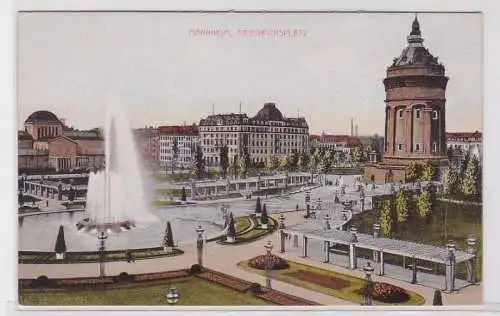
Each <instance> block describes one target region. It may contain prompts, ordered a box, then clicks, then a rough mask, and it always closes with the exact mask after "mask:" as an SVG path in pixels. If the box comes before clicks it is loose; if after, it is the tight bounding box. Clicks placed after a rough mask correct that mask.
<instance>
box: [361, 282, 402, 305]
mask: <svg viewBox="0 0 500 316" xmlns="http://www.w3.org/2000/svg"><path fill="white" fill-rule="evenodd" d="M371 286H372V297H373V299H374V300H376V301H379V302H384V303H403V302H406V301H408V300H409V299H410V296H409V295H408V293H407V292H406V290H405V289H403V288H400V287H398V286H395V285H392V284H389V283H383V282H373V283H372V285H371ZM365 287H366V285H365ZM365 287H364V288H363V291H364V290H365Z"/></svg>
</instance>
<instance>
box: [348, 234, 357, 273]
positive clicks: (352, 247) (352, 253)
mask: <svg viewBox="0 0 500 316" xmlns="http://www.w3.org/2000/svg"><path fill="white" fill-rule="evenodd" d="M357 234H358V229H357V228H356V227H351V242H350V243H349V268H350V269H356V268H357V261H358V260H357V258H356V243H357V242H358V237H357Z"/></svg>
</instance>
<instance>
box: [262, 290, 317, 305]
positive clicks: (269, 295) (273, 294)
mask: <svg viewBox="0 0 500 316" xmlns="http://www.w3.org/2000/svg"><path fill="white" fill-rule="evenodd" d="M256 296H257V297H259V298H262V299H264V300H266V301H269V302H272V303H275V304H277V305H285V306H303V305H316V304H315V303H313V302H310V301H307V300H303V299H301V298H298V297H293V296H290V295H286V294H284V293H281V292H277V291H274V290H271V291H265V292H262V293H260V294H258V295H256Z"/></svg>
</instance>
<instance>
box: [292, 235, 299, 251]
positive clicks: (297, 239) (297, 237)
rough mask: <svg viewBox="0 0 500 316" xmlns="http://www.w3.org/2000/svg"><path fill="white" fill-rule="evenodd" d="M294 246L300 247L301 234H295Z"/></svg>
mask: <svg viewBox="0 0 500 316" xmlns="http://www.w3.org/2000/svg"><path fill="white" fill-rule="evenodd" d="M293 246H294V247H295V248H297V247H299V235H293Z"/></svg>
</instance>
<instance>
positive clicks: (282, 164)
mask: <svg viewBox="0 0 500 316" xmlns="http://www.w3.org/2000/svg"><path fill="white" fill-rule="evenodd" d="M289 165H290V159H289V158H288V157H287V156H281V157H279V159H278V168H279V169H280V170H287V169H288V166H289Z"/></svg>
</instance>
